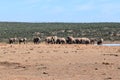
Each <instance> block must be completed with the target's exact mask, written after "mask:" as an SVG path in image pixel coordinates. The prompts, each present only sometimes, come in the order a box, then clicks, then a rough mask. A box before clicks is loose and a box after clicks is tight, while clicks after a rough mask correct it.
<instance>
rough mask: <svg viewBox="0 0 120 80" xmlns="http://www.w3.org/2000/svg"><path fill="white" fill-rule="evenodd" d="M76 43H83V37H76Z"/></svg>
mask: <svg viewBox="0 0 120 80" xmlns="http://www.w3.org/2000/svg"><path fill="white" fill-rule="evenodd" d="M74 39H75V43H76V44H81V43H82V38H74Z"/></svg>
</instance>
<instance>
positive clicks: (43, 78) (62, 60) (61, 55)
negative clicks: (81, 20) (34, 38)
mask: <svg viewBox="0 0 120 80" xmlns="http://www.w3.org/2000/svg"><path fill="white" fill-rule="evenodd" d="M0 80H120V47H107V46H95V45H73V44H71V45H68V44H66V45H53V44H50V45H48V44H39V45H34V44H25V45H24V44H21V45H19V44H13V45H9V44H0Z"/></svg>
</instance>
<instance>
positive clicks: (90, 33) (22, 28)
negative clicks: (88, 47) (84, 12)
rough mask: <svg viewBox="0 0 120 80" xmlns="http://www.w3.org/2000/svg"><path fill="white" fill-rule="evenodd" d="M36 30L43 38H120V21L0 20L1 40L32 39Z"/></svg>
mask: <svg viewBox="0 0 120 80" xmlns="http://www.w3.org/2000/svg"><path fill="white" fill-rule="evenodd" d="M35 32H40V33H41V37H42V38H44V37H46V36H50V35H57V36H60V37H66V36H74V37H89V38H91V37H93V38H94V37H95V38H101V37H102V38H104V39H105V40H120V23H19V22H0V41H7V40H8V38H10V37H27V38H28V39H29V40H32V38H33V36H34V35H33V34H34V33H35Z"/></svg>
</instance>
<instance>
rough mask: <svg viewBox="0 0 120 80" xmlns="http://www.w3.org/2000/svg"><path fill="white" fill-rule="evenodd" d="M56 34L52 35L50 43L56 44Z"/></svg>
mask: <svg viewBox="0 0 120 80" xmlns="http://www.w3.org/2000/svg"><path fill="white" fill-rule="evenodd" d="M57 38H58V37H57V36H52V44H56V43H57Z"/></svg>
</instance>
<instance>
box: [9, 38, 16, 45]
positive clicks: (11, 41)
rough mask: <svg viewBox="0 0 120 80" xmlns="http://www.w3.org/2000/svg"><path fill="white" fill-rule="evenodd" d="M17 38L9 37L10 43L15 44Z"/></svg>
mask: <svg viewBox="0 0 120 80" xmlns="http://www.w3.org/2000/svg"><path fill="white" fill-rule="evenodd" d="M17 40H18V39H17V38H9V44H13V43H15V42H16V41H17Z"/></svg>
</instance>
